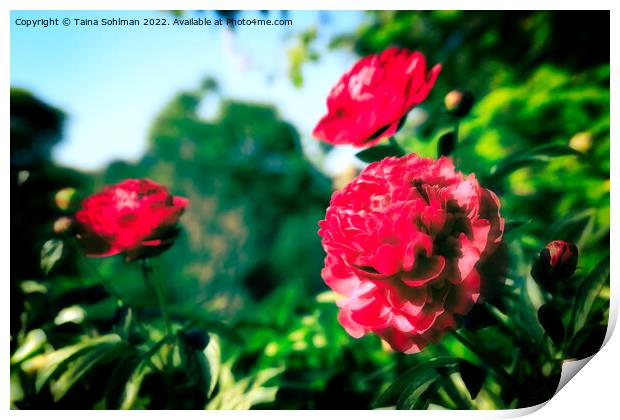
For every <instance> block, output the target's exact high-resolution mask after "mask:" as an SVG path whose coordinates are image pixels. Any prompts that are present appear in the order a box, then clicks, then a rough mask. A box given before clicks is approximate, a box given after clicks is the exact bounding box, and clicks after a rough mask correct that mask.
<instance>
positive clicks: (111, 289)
mask: <svg viewBox="0 0 620 420" xmlns="http://www.w3.org/2000/svg"><path fill="white" fill-rule="evenodd" d="M73 245H74V247H75V249H76V250H77V254H78V255H79V258H81V259H82V260H83V261H84V262H85V263H86V265H87V266H88V268H89V269H90V270H91V271H92V272H93V273H94V274H95V276H97V278H98V279H99V281H101V283H103V286H104V287H105V288H106V289H108V293H110V294H111V295H112V296H114V298H116V300H117V301H119V302H120V304H124V300H123V298H122V297H121V294H120V293H119V292H118V290H116V289H115V288H114V286H112V282H110V281H109V280H108V279H106V278H105V277H104V276H103V275H102V274H101V273H100V272H99V270H97V267H95V265H94V264H93V263H92V261H91V260H90V259H89V258H88V257H87V256H85V255H84V254H83V253H82V251H80V249H79V245H78V243H77V240H75V239H74V241H73Z"/></svg>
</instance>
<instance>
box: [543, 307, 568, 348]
mask: <svg viewBox="0 0 620 420" xmlns="http://www.w3.org/2000/svg"><path fill="white" fill-rule="evenodd" d="M538 321H539V322H540V325H542V327H543V328H544V329H545V331H546V332H547V334H548V335H549V337H550V338H551V341H553V344H554V345H556V346H558V345H559V344H561V343H562V340H564V334H565V329H564V324H563V323H562V319H561V318H560V315H559V314H558V312H557V311H556V310H555V308H554V307H553V305H551V304H550V303H545V304H544V305H542V306H541V307H540V308H538Z"/></svg>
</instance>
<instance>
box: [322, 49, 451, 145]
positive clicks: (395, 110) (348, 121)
mask: <svg viewBox="0 0 620 420" xmlns="http://www.w3.org/2000/svg"><path fill="white" fill-rule="evenodd" d="M440 70H441V65H439V64H437V65H435V66H434V67H433V68H432V69H430V71H427V68H426V59H425V58H424V55H422V54H421V53H419V52H417V51H409V50H406V49H401V48H389V49H387V50H385V51H383V52H382V53H381V54H375V55H369V56H367V57H364V58H362V59H361V60H359V61H358V62H357V63H355V65H354V66H353V67H352V68H351V69H350V70H349V71H348V72H347V73H345V74H344V75H343V76H342V77H341V78H340V80H339V81H338V83H336V85H335V86H334V87H333V88H332V90H331V92H330V93H329V96H328V97H327V115H325V116H324V117H323V118H322V119H321V121H319V123H318V124H317V126H316V127H315V128H314V131H313V133H312V134H313V136H315V137H317V138H319V139H321V140H323V141H325V142H327V143H331V144H352V145H354V146H357V147H362V146H371V145H373V144H376V143H377V142H379V140H381V139H382V138H386V137H390V136H392V135H393V134H394V133H396V131H398V128H399V125H400V123H401V120H402V119H403V118H404V117H405V116H406V115H407V113H408V112H409V111H410V110H411V109H412V108H413V107H414V106H416V105H418V104H419V103H421V102H422V101H424V99H426V96H427V95H428V93H429V92H430V90H431V89H432V87H433V85H434V84H435V79H437V75H438V74H439V71H440Z"/></svg>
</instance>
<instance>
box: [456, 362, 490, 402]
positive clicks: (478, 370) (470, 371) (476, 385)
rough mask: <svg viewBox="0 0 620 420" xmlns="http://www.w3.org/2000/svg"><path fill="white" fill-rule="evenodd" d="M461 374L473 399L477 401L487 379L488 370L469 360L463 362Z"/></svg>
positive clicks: (460, 368) (460, 369) (460, 367)
mask: <svg viewBox="0 0 620 420" xmlns="http://www.w3.org/2000/svg"><path fill="white" fill-rule="evenodd" d="M459 372H460V373H461V378H462V379H463V383H464V384H465V386H466V387H467V390H468V391H469V395H470V397H471V399H472V400H475V399H476V397H477V396H478V393H479V392H480V390H481V389H482V385H483V384H484V380H485V379H486V377H487V373H488V372H487V369H485V368H483V367H480V366H476V365H475V364H473V363H471V362H468V361H467V360H462V361H461V364H460V366H459Z"/></svg>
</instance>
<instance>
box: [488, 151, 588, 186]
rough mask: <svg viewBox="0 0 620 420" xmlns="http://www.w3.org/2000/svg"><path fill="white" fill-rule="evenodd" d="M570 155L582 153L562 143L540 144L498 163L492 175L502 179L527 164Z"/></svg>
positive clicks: (492, 170)
mask: <svg viewBox="0 0 620 420" xmlns="http://www.w3.org/2000/svg"><path fill="white" fill-rule="evenodd" d="M569 155H577V156H581V155H582V153H580V152H578V151H576V150H575V149H573V148H571V147H568V146H566V145H562V144H546V145H542V146H538V147H535V148H533V149H530V150H527V151H523V152H520V153H519V152H517V153H513V154H511V155H510V156H508V157H507V158H505V159H503V160H502V161H500V162H499V163H498V164H496V165H495V166H494V167H493V168H492V169H491V172H490V175H491V177H492V178H494V179H501V178H503V177H505V176H507V175H509V174H511V173H512V172H514V171H516V170H518V169H521V168H524V167H526V166H529V165H532V164H535V163H541V162H548V161H550V160H551V159H553V158H556V157H560V156H569Z"/></svg>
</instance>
